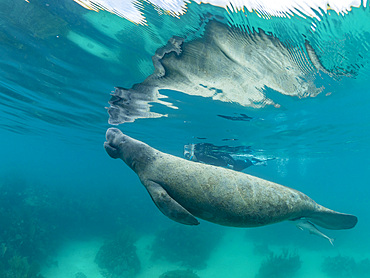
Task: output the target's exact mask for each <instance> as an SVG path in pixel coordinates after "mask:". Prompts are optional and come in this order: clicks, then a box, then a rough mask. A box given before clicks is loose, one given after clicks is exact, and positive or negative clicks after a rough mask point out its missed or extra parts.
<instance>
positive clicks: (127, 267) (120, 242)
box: [95, 229, 141, 278]
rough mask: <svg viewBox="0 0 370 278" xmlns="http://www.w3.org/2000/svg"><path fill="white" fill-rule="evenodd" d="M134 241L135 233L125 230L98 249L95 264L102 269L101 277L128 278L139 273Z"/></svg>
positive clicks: (135, 238) (139, 266)
mask: <svg viewBox="0 0 370 278" xmlns="http://www.w3.org/2000/svg"><path fill="white" fill-rule="evenodd" d="M136 240H137V235H136V234H135V232H134V231H133V230H131V229H125V230H122V231H120V232H119V233H117V234H116V236H115V237H114V238H112V239H109V240H107V241H106V242H105V243H104V245H103V246H102V247H100V249H99V251H98V253H97V254H96V257H95V262H96V263H97V264H98V266H99V267H100V268H102V271H101V273H102V275H103V276H105V277H108V278H123V277H124V278H130V277H134V276H135V275H136V274H137V273H138V272H139V271H140V268H141V265H140V260H139V258H138V256H137V254H136V246H135V242H136Z"/></svg>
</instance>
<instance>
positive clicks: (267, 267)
mask: <svg viewBox="0 0 370 278" xmlns="http://www.w3.org/2000/svg"><path fill="white" fill-rule="evenodd" d="M301 264H302V262H301V260H300V258H299V255H297V254H294V253H293V254H292V253H289V251H288V250H287V249H284V250H283V251H282V253H281V254H280V255H277V254H275V253H271V254H270V255H269V256H268V258H267V259H265V260H264V261H263V262H262V263H261V266H260V269H259V271H258V273H257V275H256V278H287V277H289V278H291V277H294V275H295V274H296V273H297V271H298V270H299V269H300V268H301Z"/></svg>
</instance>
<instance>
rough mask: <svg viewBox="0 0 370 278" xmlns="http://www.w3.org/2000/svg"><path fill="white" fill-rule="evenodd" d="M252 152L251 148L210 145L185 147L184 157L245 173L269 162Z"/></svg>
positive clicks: (202, 144)
mask: <svg viewBox="0 0 370 278" xmlns="http://www.w3.org/2000/svg"><path fill="white" fill-rule="evenodd" d="M252 152H253V151H252V149H251V147H249V146H238V147H229V146H215V145H213V144H210V143H199V144H189V145H185V146H184V157H185V158H186V159H188V160H191V161H196V162H202V163H206V164H210V165H214V166H221V167H224V168H229V169H233V170H236V171H243V170H244V169H246V168H248V167H250V166H252V165H257V164H264V162H265V161H266V160H268V159H265V160H260V159H258V158H256V157H254V156H252V154H251V153H252Z"/></svg>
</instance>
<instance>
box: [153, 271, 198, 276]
mask: <svg viewBox="0 0 370 278" xmlns="http://www.w3.org/2000/svg"><path fill="white" fill-rule="evenodd" d="M159 278H199V276H198V275H197V274H195V273H194V271H192V270H190V269H188V270H172V271H167V272H165V273H163V274H162V275H161V276H159Z"/></svg>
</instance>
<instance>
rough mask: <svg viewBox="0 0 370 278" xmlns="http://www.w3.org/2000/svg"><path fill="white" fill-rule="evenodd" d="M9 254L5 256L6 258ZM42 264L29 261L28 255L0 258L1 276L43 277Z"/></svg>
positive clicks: (17, 277) (20, 277) (6, 277)
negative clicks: (41, 272)
mask: <svg viewBox="0 0 370 278" xmlns="http://www.w3.org/2000/svg"><path fill="white" fill-rule="evenodd" d="M6 257H7V256H5V258H6ZM39 272H40V266H39V265H38V264H37V263H31V264H30V263H29V262H28V260H27V258H26V257H21V256H18V255H14V256H12V257H10V258H9V259H7V260H6V259H4V257H2V258H1V259H0V277H3V278H43V276H42V275H41V274H39Z"/></svg>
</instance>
